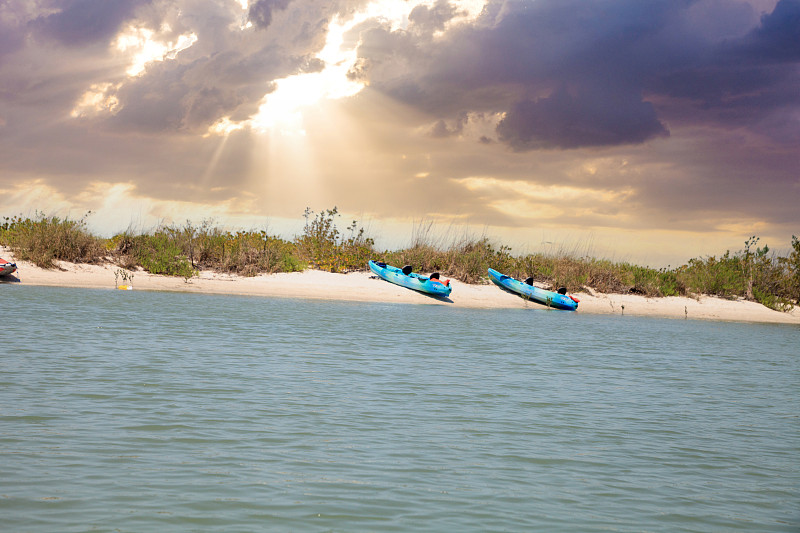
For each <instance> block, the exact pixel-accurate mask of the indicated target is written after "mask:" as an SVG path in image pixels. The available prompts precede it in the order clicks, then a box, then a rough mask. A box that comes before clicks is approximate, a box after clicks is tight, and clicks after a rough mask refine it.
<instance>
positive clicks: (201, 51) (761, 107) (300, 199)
mask: <svg viewBox="0 0 800 533" xmlns="http://www.w3.org/2000/svg"><path fill="white" fill-rule="evenodd" d="M798 205H800V0H648V1H646V2H643V1H641V0H511V1H495V0H487V1H483V0H452V1H448V0H435V1H424V0H378V1H372V0H249V1H248V0H0V217H2V216H14V215H23V216H32V215H34V214H35V213H37V212H40V213H45V214H47V215H50V216H60V217H70V218H72V219H79V218H81V217H83V216H84V215H85V214H86V213H88V212H91V213H90V214H89V215H88V217H87V218H86V221H87V224H88V227H89V229H90V230H91V231H92V232H93V233H95V234H97V235H101V236H111V235H113V234H114V233H118V232H121V231H125V230H127V229H134V230H142V231H146V230H147V229H148V228H154V227H156V226H157V225H158V224H178V225H181V224H185V223H187V222H190V223H192V224H195V225H199V224H200V223H202V222H204V221H207V222H211V223H212V224H214V225H217V226H221V227H226V228H230V229H233V230H237V229H245V230H250V229H264V228H266V229H267V230H268V231H269V232H270V233H272V234H275V235H278V236H283V237H285V238H292V237H293V236H294V235H296V234H298V233H300V232H301V231H302V227H303V223H304V219H303V213H304V211H305V209H306V208H307V207H308V208H310V209H311V210H312V211H313V212H315V213H320V212H322V211H323V210H326V209H329V208H332V207H334V206H336V207H337V208H338V210H339V211H340V212H341V213H342V218H341V219H340V224H341V227H342V228H344V227H346V226H347V225H349V223H350V221H351V220H357V221H358V222H359V224H360V225H361V226H363V227H365V228H366V230H367V232H368V233H369V234H371V235H372V236H373V237H374V238H375V239H376V241H377V245H378V247H379V248H380V247H383V248H389V249H397V248H401V247H405V246H408V245H410V244H411V242H412V240H413V239H414V238H418V237H419V236H420V235H424V236H426V237H427V238H429V239H430V240H433V241H437V242H439V243H441V244H445V243H446V241H447V240H448V239H450V240H451V241H454V240H457V239H459V238H463V237H465V236H466V237H482V236H486V237H488V238H489V239H490V240H492V241H494V242H496V243H500V244H505V245H509V246H511V247H512V253H516V254H524V253H532V252H546V253H562V252H566V253H573V254H577V255H584V254H586V255H593V256H596V257H604V258H608V259H613V260H620V261H631V262H635V263H638V264H647V265H650V266H667V265H671V266H677V265H680V264H684V263H685V262H686V261H688V260H689V259H690V258H693V257H701V256H702V257H705V256H709V255H715V254H721V253H723V252H724V251H725V250H729V249H730V250H731V251H736V250H740V249H742V248H743V246H744V242H745V240H746V239H748V238H749V237H750V236H751V235H755V236H758V237H760V239H761V240H760V243H759V244H760V245H763V244H767V245H769V246H770V248H771V249H773V250H778V251H780V250H785V249H788V247H789V244H790V242H791V236H792V235H793V234H794V235H800V208H798Z"/></svg>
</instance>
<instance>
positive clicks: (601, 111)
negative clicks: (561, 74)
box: [497, 88, 669, 151]
mask: <svg viewBox="0 0 800 533" xmlns="http://www.w3.org/2000/svg"><path fill="white" fill-rule="evenodd" d="M497 133H498V136H499V138H500V140H501V141H503V142H505V143H508V145H509V146H511V147H512V148H513V149H514V150H518V151H524V150H532V149H538V148H579V147H586V146H613V145H618V144H639V143H642V142H644V141H646V140H648V139H651V138H653V137H656V136H667V135H669V132H667V130H666V128H665V127H664V125H663V124H661V122H659V121H658V119H657V118H656V113H655V110H654V109H653V106H652V105H651V104H650V103H648V102H642V101H641V100H640V99H638V98H637V97H635V96H633V97H626V95H624V94H622V95H618V94H604V93H603V92H602V91H596V92H593V93H592V94H590V95H584V94H577V95H573V94H570V93H569V92H568V91H567V90H565V89H564V88H561V89H558V90H556V92H554V93H553V94H552V95H551V96H549V97H546V98H540V99H538V100H536V101H531V100H526V101H522V102H518V103H516V104H514V105H513V106H512V107H511V109H510V110H509V111H508V112H507V113H506V115H505V118H503V120H502V121H501V122H500V123H499V124H498V126H497Z"/></svg>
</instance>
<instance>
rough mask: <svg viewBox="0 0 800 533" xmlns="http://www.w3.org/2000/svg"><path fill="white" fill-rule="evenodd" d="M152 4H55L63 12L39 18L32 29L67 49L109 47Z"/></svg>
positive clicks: (126, 0) (113, 0) (119, 0)
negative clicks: (142, 8) (140, 10)
mask: <svg viewBox="0 0 800 533" xmlns="http://www.w3.org/2000/svg"><path fill="white" fill-rule="evenodd" d="M148 3H150V0H66V1H61V2H55V4H56V6H57V7H59V8H60V10H59V11H57V12H55V13H53V14H49V15H44V16H40V17H38V18H37V19H36V20H34V21H33V23H32V25H33V27H34V28H35V30H36V32H37V33H38V34H39V35H42V36H44V37H47V38H52V39H55V40H56V41H58V42H60V43H61V44H64V45H67V46H83V45H87V44H93V43H96V42H98V41H99V42H103V43H107V42H108V41H109V40H110V39H111V38H112V37H114V35H115V34H116V33H117V31H118V30H119V28H120V26H121V25H122V24H123V23H124V22H125V21H126V20H128V19H130V18H131V17H132V16H133V14H134V12H135V10H136V8H137V7H138V6H140V5H143V4H148Z"/></svg>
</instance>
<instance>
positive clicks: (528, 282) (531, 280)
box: [525, 278, 533, 286]
mask: <svg viewBox="0 0 800 533" xmlns="http://www.w3.org/2000/svg"><path fill="white" fill-rule="evenodd" d="M525 284H526V285H530V286H533V278H528V279H526V280H525Z"/></svg>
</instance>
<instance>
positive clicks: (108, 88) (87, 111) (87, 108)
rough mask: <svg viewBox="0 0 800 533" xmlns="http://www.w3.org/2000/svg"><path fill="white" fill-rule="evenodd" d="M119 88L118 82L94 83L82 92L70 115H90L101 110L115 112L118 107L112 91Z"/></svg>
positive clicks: (75, 116) (101, 111) (74, 116)
mask: <svg viewBox="0 0 800 533" xmlns="http://www.w3.org/2000/svg"><path fill="white" fill-rule="evenodd" d="M117 89H119V84H113V83H95V84H93V85H92V86H91V87H89V90H88V91H86V92H85V93H83V95H82V96H81V97H80V99H79V100H78V102H77V103H76V104H75V107H74V108H73V109H72V112H71V113H70V116H72V117H73V118H78V117H91V116H95V115H98V114H100V113H103V112H108V113H112V114H113V113H115V112H116V111H117V110H118V109H119V100H118V99H117V97H116V95H115V94H114V92H115V91H116V90H117Z"/></svg>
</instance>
